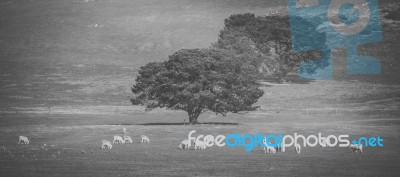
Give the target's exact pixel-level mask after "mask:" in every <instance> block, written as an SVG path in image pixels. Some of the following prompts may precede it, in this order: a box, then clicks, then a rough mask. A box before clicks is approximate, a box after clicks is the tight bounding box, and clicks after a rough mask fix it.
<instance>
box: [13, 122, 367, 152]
mask: <svg viewBox="0 0 400 177" xmlns="http://www.w3.org/2000/svg"><path fill="white" fill-rule="evenodd" d="M123 132H124V136H123V137H121V136H119V135H115V136H114V140H113V141H112V143H111V142H110V141H108V140H102V145H101V148H102V149H111V148H112V147H113V146H112V144H130V143H133V140H132V138H131V137H130V136H128V135H126V134H127V132H126V128H123ZM140 137H141V141H140V142H141V143H150V139H149V137H147V136H146V135H141V136H140ZM204 141H210V140H208V139H204ZM326 141H327V140H326V139H325V138H323V139H322V141H321V144H320V145H321V147H327V143H326ZM29 143H30V141H29V139H28V138H27V137H26V136H19V140H18V144H29ZM263 144H264V153H266V154H267V153H268V154H275V153H276V152H277V151H279V150H280V151H282V146H281V145H279V146H277V147H272V146H269V145H268V143H267V140H266V139H264V140H263ZM269 144H271V143H269ZM192 145H194V150H205V149H206V147H207V146H206V144H205V143H204V142H203V141H200V140H196V141H194V142H191V141H189V140H183V141H182V142H181V143H180V144H179V146H178V147H179V148H180V149H190V147H191V146H192ZM362 147H363V146H362V144H360V145H358V144H351V145H350V148H351V149H352V150H353V151H354V152H356V153H358V152H360V153H362V151H363V148H362ZM294 148H295V150H296V152H297V153H298V154H300V153H301V146H300V145H299V144H295V146H294Z"/></svg>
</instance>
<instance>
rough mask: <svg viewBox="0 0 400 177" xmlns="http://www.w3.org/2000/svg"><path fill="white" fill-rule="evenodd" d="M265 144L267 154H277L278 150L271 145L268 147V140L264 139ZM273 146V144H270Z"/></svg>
mask: <svg viewBox="0 0 400 177" xmlns="http://www.w3.org/2000/svg"><path fill="white" fill-rule="evenodd" d="M263 144H264V153H265V154H267V153H268V154H271V153H272V154H275V153H276V149H275V148H274V147H272V146H270V145H268V143H267V139H266V138H265V139H263ZM270 144H271V143H270Z"/></svg>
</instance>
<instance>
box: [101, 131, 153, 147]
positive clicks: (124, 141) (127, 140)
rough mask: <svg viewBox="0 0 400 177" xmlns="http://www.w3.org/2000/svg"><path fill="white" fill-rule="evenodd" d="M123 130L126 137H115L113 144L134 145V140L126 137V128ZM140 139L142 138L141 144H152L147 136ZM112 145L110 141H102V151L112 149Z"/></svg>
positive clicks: (141, 136)
mask: <svg viewBox="0 0 400 177" xmlns="http://www.w3.org/2000/svg"><path fill="white" fill-rule="evenodd" d="M122 130H123V131H124V137H123V138H122V137H121V136H119V135H115V136H114V140H113V142H112V144H132V143H133V140H132V138H131V137H130V136H128V135H126V134H127V131H126V128H122ZM140 138H141V141H140V142H141V143H150V139H149V137H147V136H146V135H140ZM112 144H111V142H110V141H108V140H102V144H101V148H102V149H111V148H112Z"/></svg>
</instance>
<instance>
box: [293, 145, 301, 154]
mask: <svg viewBox="0 0 400 177" xmlns="http://www.w3.org/2000/svg"><path fill="white" fill-rule="evenodd" d="M294 148H295V149H296V152H297V154H300V153H301V146H300V144H295V145H294Z"/></svg>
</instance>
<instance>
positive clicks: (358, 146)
mask: <svg viewBox="0 0 400 177" xmlns="http://www.w3.org/2000/svg"><path fill="white" fill-rule="evenodd" d="M362 147H363V145H362V144H359V145H358V144H351V145H350V148H351V149H353V151H354V152H356V153H357V152H358V151H360V153H362V151H363V150H362Z"/></svg>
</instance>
